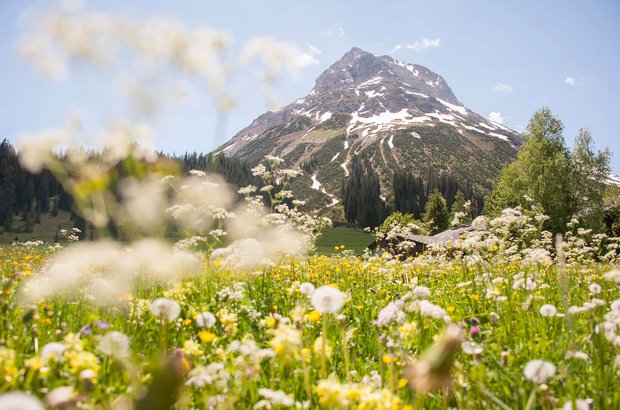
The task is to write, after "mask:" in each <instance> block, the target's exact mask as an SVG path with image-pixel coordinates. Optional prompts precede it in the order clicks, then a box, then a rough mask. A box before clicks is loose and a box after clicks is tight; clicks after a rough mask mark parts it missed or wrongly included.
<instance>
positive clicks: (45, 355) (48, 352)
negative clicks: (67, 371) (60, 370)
mask: <svg viewBox="0 0 620 410" xmlns="http://www.w3.org/2000/svg"><path fill="white" fill-rule="evenodd" d="M68 348H69V346H68V345H66V344H64V343H56V342H52V343H48V344H46V345H45V346H43V348H42V349H41V360H42V361H43V362H44V363H47V362H49V361H50V360H51V359H54V360H59V359H61V358H62V357H63V354H64V353H65V350H67V349H68Z"/></svg>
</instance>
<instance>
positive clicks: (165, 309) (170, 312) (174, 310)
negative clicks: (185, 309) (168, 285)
mask: <svg viewBox="0 0 620 410" xmlns="http://www.w3.org/2000/svg"><path fill="white" fill-rule="evenodd" d="M151 312H152V313H153V314H154V315H155V316H157V317H159V318H163V319H165V320H166V321H168V322H172V321H173V320H175V319H176V318H178V317H179V314H180V313H181V306H179V304H178V303H177V302H175V301H174V300H170V299H166V298H159V299H155V300H154V301H153V303H151Z"/></svg>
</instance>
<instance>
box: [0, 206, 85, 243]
mask: <svg viewBox="0 0 620 410" xmlns="http://www.w3.org/2000/svg"><path fill="white" fill-rule="evenodd" d="M59 225H60V227H61V229H67V230H69V229H71V228H72V227H73V221H72V220H71V213H70V212H67V211H62V210H61V211H58V216H56V217H52V216H50V214H42V215H41V223H35V224H34V225H33V226H32V228H33V231H32V232H30V233H15V232H3V233H0V243H13V242H15V241H16V239H17V241H18V242H25V241H38V240H41V241H44V242H46V243H54V237H55V236H56V230H57V229H58V226H59Z"/></svg>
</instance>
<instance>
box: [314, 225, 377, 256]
mask: <svg viewBox="0 0 620 410" xmlns="http://www.w3.org/2000/svg"><path fill="white" fill-rule="evenodd" d="M373 241H374V237H373V236H372V235H371V234H369V233H367V232H364V231H362V230H360V229H354V228H344V227H338V228H328V229H325V230H323V232H322V234H321V236H320V237H319V239H318V240H317V241H316V253H318V254H319V255H332V254H334V253H336V252H340V250H338V251H336V250H335V247H336V246H341V245H344V249H345V250H347V249H348V250H353V252H355V254H356V255H360V254H362V253H363V252H364V249H366V248H367V247H368V245H370V244H371V243H372V242H373Z"/></svg>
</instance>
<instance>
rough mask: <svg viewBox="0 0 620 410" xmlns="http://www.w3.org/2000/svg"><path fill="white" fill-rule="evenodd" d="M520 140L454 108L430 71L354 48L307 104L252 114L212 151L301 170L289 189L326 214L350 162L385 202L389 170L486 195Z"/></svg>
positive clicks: (302, 100)
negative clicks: (368, 166)
mask: <svg viewBox="0 0 620 410" xmlns="http://www.w3.org/2000/svg"><path fill="white" fill-rule="evenodd" d="M521 142H522V140H521V137H520V136H519V134H518V133H516V132H515V131H513V130H511V129H509V128H507V127H505V126H503V125H502V124H498V123H496V122H493V121H491V120H489V119H487V118H485V117H483V116H481V115H479V114H477V113H475V112H474V111H472V110H470V109H468V108H466V107H465V106H463V104H462V103H461V102H460V101H459V100H458V99H457V98H456V96H455V95H454V93H453V92H452V90H451V89H450V87H449V86H448V84H447V82H446V81H445V80H444V79H443V78H442V77H441V76H440V75H438V74H437V73H435V72H433V71H431V70H430V69H428V68H426V67H423V66H421V65H417V64H410V63H405V62H402V61H399V60H396V59H395V58H393V57H392V56H387V55H384V56H379V57H377V56H374V55H373V54H371V53H369V52H367V51H364V50H362V49H360V48H357V47H354V48H352V49H351V50H350V51H348V52H347V53H346V54H344V55H343V56H342V57H341V58H340V59H339V60H338V61H336V62H335V63H334V64H332V65H331V66H330V67H329V68H328V69H326V70H325V71H324V72H323V73H322V74H321V75H320V76H319V77H318V78H317V80H316V83H315V86H314V88H313V89H312V90H311V91H310V92H309V93H308V94H307V95H306V96H304V97H302V98H299V99H297V100H295V101H293V102H291V103H290V104H288V105H286V106H284V107H282V108H279V109H277V110H274V111H269V112H266V113H264V114H263V115H261V116H259V117H258V118H256V119H255V120H254V121H253V122H252V123H251V124H250V125H249V126H247V127H245V128H244V129H242V130H241V131H239V132H238V133H237V134H236V135H235V136H234V137H233V138H232V139H231V140H230V141H229V142H228V143H226V144H224V145H223V146H221V147H220V148H219V150H218V151H217V153H222V154H223V155H226V156H234V157H239V158H243V159H245V160H246V161H248V162H250V163H251V164H255V163H257V162H259V161H261V160H262V159H263V158H264V157H265V155H276V156H279V157H282V158H283V159H284V160H285V161H286V163H287V164H288V165H290V166H293V167H295V166H302V167H304V170H305V171H306V172H307V173H308V176H307V179H306V180H305V182H303V183H301V182H300V184H301V185H300V186H298V189H302V190H304V189H305V190H306V191H308V192H314V193H315V194H316V196H317V197H323V198H324V199H325V200H326V201H327V204H324V205H327V206H332V205H334V204H336V203H338V201H339V200H340V199H339V195H340V189H341V187H342V181H343V179H345V178H347V177H349V174H350V172H351V164H352V161H353V158H354V157H356V156H360V155H361V156H364V157H366V158H368V159H369V160H370V162H371V163H372V165H373V167H374V169H375V170H376V171H377V172H378V174H379V175H380V179H381V190H382V192H384V194H385V195H386V198H387V197H388V195H389V190H390V186H391V185H390V184H391V181H392V177H393V175H394V173H395V171H397V170H407V172H413V173H416V174H418V175H429V174H430V173H441V172H450V173H456V174H458V175H459V177H460V178H462V179H463V180H466V181H468V183H470V184H476V185H480V186H482V187H488V186H490V184H491V182H490V181H492V180H493V178H495V177H496V176H497V174H498V173H499V170H500V169H501V167H502V165H503V164H505V163H506V162H508V161H510V160H512V159H513V158H514V157H515V155H516V152H517V149H518V147H519V145H520V144H521ZM315 191H316V192H315ZM330 204H331V205H330Z"/></svg>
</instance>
